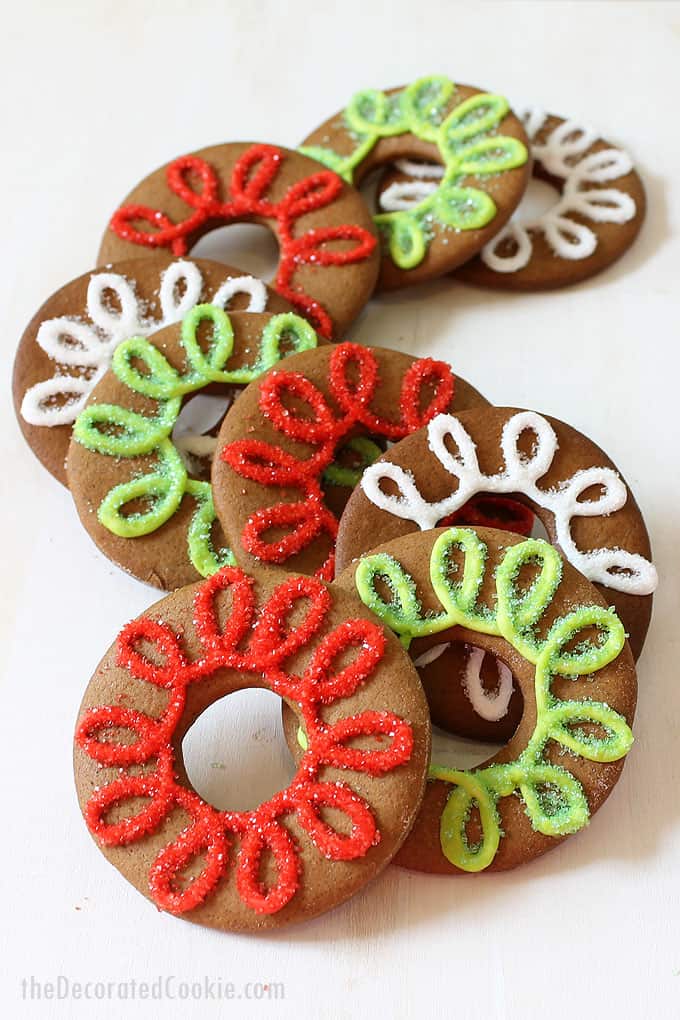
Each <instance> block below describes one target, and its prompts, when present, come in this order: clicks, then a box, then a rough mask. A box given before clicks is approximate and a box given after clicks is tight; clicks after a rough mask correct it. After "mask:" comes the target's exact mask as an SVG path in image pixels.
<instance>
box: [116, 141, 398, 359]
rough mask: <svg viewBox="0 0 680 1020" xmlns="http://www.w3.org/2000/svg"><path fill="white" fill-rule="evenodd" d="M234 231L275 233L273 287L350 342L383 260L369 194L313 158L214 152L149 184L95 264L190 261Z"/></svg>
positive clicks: (182, 160) (245, 146) (134, 194)
mask: <svg viewBox="0 0 680 1020" xmlns="http://www.w3.org/2000/svg"><path fill="white" fill-rule="evenodd" d="M228 223H261V224H263V225H264V226H266V227H269V229H270V230H272V231H273V233H274V235H275V236H276V238H277V240H278V242H279V247H280V260H279V264H278V268H277V272H276V276H275V279H274V281H273V284H272V286H273V287H274V289H275V290H276V291H278V293H279V294H280V295H281V296H282V297H284V298H285V299H286V300H287V301H289V302H290V303H291V304H292V305H293V307H294V308H295V309H296V311H298V312H299V313H300V314H301V315H304V316H305V317H306V318H308V319H309V320H310V321H311V322H312V323H313V324H314V327H315V329H317V331H318V332H319V333H321V334H322V335H323V336H325V337H326V338H327V339H334V338H335V339H337V338H338V337H341V336H342V335H343V333H344V332H345V330H346V329H347V327H348V326H349V325H350V323H351V322H352V321H353V319H354V318H355V317H356V316H357V315H358V314H359V312H360V311H361V309H362V308H363V306H364V305H365V304H366V302H367V301H368V299H369V297H370V296H371V293H372V292H373V288H374V286H375V282H376V278H377V274H378V268H379V256H378V248H377V243H376V237H375V230H374V227H373V224H372V222H371V217H370V214H369V212H368V210H367V208H366V205H365V203H364V201H363V199H362V198H361V195H360V194H359V193H358V192H357V191H356V190H355V189H354V188H353V187H351V186H350V185H348V184H346V183H344V182H343V181H342V180H340V179H339V178H338V177H337V175H336V174H333V173H330V172H329V171H328V170H326V169H325V168H323V167H320V166H319V164H318V163H317V162H316V161H315V160H311V159H308V158H307V157H306V156H303V155H301V154H300V153H298V152H291V151H290V150H289V149H284V148H282V147H281V146H274V145H260V144H254V143H250V142H233V143H227V144H224V145H213V146H211V147H210V148H207V149H201V150H200V151H198V152H194V153H191V154H190V155H188V156H180V157H178V158H177V159H174V160H173V161H172V162H170V163H167V164H166V165H165V166H162V167H160V168H159V169H158V170H155V171H154V172H153V173H152V174H149V176H148V177H145V178H144V180H143V181H142V182H141V183H140V184H138V185H137V186H136V187H135V188H134V189H133V190H132V191H131V192H130V194H129V195H128V196H127V198H125V199H124V201H123V202H122V204H121V206H120V207H119V208H118V209H117V210H116V212H115V213H114V214H113V216H112V217H111V221H110V223H109V226H108V229H107V231H106V233H105V234H104V238H103V240H102V244H101V248H100V249H99V257H98V260H97V262H98V265H104V264H106V263H108V262H114V261H116V260H117V259H124V258H133V257H144V258H148V257H149V256H150V255H151V254H152V252H153V251H154V250H155V249H161V250H162V249H165V250H167V251H170V252H172V253H173V254H174V255H185V254H187V253H190V252H191V249H192V247H193V246H194V245H195V244H196V243H197V241H198V240H199V239H200V238H201V237H203V236H204V235H205V234H207V233H209V232H210V231H211V230H214V229H215V228H217V227H221V226H224V225H225V224H228Z"/></svg>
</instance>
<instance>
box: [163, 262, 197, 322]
mask: <svg viewBox="0 0 680 1020" xmlns="http://www.w3.org/2000/svg"><path fill="white" fill-rule="evenodd" d="M182 283H183V284H184V288H183V290H182V293H181V294H180V284H182ZM202 290H203V277H202V275H201V270H200V269H199V268H198V266H197V265H196V264H195V263H194V262H187V261H186V260H185V259H178V260H177V262H173V263H171V265H169V266H168V268H167V269H166V270H165V272H164V273H163V276H162V277H161V286H160V293H159V298H160V303H161V316H162V321H163V325H164V326H169V325H170V324H171V323H173V322H179V321H180V319H182V318H183V317H184V316H185V315H186V314H187V312H190V311H191V309H192V308H193V307H194V306H195V305H197V304H198V302H199V301H200V300H201V291H202Z"/></svg>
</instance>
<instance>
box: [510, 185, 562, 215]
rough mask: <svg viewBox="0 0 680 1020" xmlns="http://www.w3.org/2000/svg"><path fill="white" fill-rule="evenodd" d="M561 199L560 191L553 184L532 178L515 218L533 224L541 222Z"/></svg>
mask: <svg viewBox="0 0 680 1020" xmlns="http://www.w3.org/2000/svg"><path fill="white" fill-rule="evenodd" d="M559 197H560V192H559V190H558V189H557V188H556V187H554V186H553V185H552V184H549V183H548V182H547V181H544V180H541V179H540V178H538V177H531V178H530V180H529V185H528V187H527V190H526V191H525V193H524V196H523V198H522V201H521V203H520V205H519V207H518V210H517V213H515V216H517V218H518V219H521V220H523V221H526V222H531V223H533V222H534V221H535V220H540V219H541V217H542V216H545V214H546V213H547V212H548V211H549V210H550V209H552V207H553V206H554V205H555V204H556V202H558V201H559ZM513 219H514V217H513Z"/></svg>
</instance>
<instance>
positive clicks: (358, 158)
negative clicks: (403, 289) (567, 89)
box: [300, 75, 528, 269]
mask: <svg viewBox="0 0 680 1020" xmlns="http://www.w3.org/2000/svg"><path fill="white" fill-rule="evenodd" d="M455 91H456V86H455V85H454V83H453V82H452V81H451V80H450V79H449V78H445V77H443V76H441V75H431V76H429V77H426V78H420V79H419V80H418V81H415V82H413V83H412V84H411V85H409V86H408V87H407V88H405V89H404V90H403V91H402V92H399V93H397V94H396V95H390V96H388V95H386V94H385V93H384V92H379V91H377V90H375V89H364V90H363V91H362V92H357V93H356V94H355V95H354V96H353V97H352V98H351V99H350V101H349V103H348V105H347V108H346V109H345V111H344V115H343V116H344V120H345V124H346V126H347V129H348V130H349V132H350V133H351V134H352V136H353V137H354V139H355V141H356V145H355V148H354V149H353V150H352V152H351V153H349V155H346V156H343V155H340V154H339V153H337V152H335V151H334V150H333V149H330V148H328V147H327V146H322V145H305V146H302V148H301V149H300V151H301V152H303V153H305V155H307V156H311V157H312V158H313V159H316V160H318V161H319V162H320V163H323V164H324V165H325V166H327V167H330V169H331V170H334V171H335V172H336V173H337V174H340V176H341V177H344V178H345V180H346V181H348V182H349V183H350V184H351V183H352V181H353V178H354V171H355V170H356V168H357V167H358V166H359V164H360V163H362V162H363V161H364V159H365V158H366V157H367V156H368V154H369V153H370V151H371V150H372V149H373V147H374V146H375V144H376V143H377V142H378V140H379V139H380V138H390V137H393V136H394V135H402V134H407V133H411V134H413V135H415V136H416V137H417V138H421V139H423V140H424V141H426V142H432V143H434V144H435V145H436V146H437V147H438V149H439V153H440V155H441V157H442V162H443V164H444V168H445V169H444V176H443V178H442V180H441V183H440V185H439V187H438V188H437V189H436V191H434V192H433V193H432V194H431V195H428V196H427V197H426V198H424V199H423V200H422V201H421V202H419V203H418V204H417V205H416V206H414V207H413V208H412V209H409V210H403V211H399V212H387V213H380V214H378V215H377V216H375V217H374V219H375V222H376V224H377V225H378V227H379V228H380V229H381V230H382V232H383V234H384V236H385V241H386V245H387V248H388V250H389V253H390V255H391V257H392V260H393V261H394V263H395V264H396V265H397V266H399V267H400V269H412V268H414V266H417V265H419V264H420V263H421V262H422V261H423V259H424V257H425V253H426V251H427V247H428V244H429V240H430V237H431V232H432V223H433V222H434V221H436V222H438V223H441V224H442V225H443V226H445V227H451V228H453V229H454V230H478V229H479V228H481V227H484V226H486V225H487V223H489V222H490V221H491V220H492V219H493V218H494V216H495V215H496V205H495V203H494V201H493V199H492V198H491V197H490V196H489V195H487V194H486V192H484V191H481V190H480V189H479V188H473V187H470V186H468V185H465V184H464V180H465V178H466V177H484V176H487V175H490V174H500V173H504V172H505V171H506V170H513V169H514V168H515V167H519V166H523V165H524V164H525V163H526V161H527V159H528V153H527V150H526V146H525V145H523V143H522V142H520V141H519V140H518V139H516V138H510V137H508V136H505V135H497V134H495V133H494V132H495V131H496V130H497V128H498V125H499V124H500V122H501V121H502V120H503V118H504V117H505V116H506V114H507V113H508V112H509V109H510V107H509V105H508V101H507V99H505V98H504V97H503V96H498V95H493V94H491V93H488V92H483V93H479V94H478V95H474V96H470V98H469V99H466V100H464V101H463V102H462V103H460V104H459V105H458V106H456V107H455V108H454V109H453V110H452V111H451V113H449V115H448V116H446V115H445V111H446V109H447V107H448V105H449V104H450V101H451V99H452V98H453V96H454V94H455Z"/></svg>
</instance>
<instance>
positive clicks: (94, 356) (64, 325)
mask: <svg viewBox="0 0 680 1020" xmlns="http://www.w3.org/2000/svg"><path fill="white" fill-rule="evenodd" d="M180 284H183V286H182V289H181V293H180ZM202 291H203V276H202V273H201V270H200V269H199V267H198V266H197V265H196V264H195V263H194V262H189V261H187V260H185V259H178V260H176V261H175V262H172V263H171V264H170V265H169V266H168V267H167V269H166V270H165V271H164V272H163V274H162V276H161V280H160V288H159V301H160V307H161V318H160V320H158V319H154V318H151V317H149V316H148V315H147V314H146V308H145V307H144V303H143V301H141V300H140V299H139V298H138V297H137V295H136V293H135V288H134V284H133V283H132V282H130V281H129V280H127V279H126V278H125V277H124V276H121V275H120V274H119V273H110V272H105V273H93V274H92V276H91V277H90V281H89V283H88V286H87V302H86V308H85V309H84V313H85V314H86V316H87V318H88V319H89V320H90V321H89V322H84V321H82V320H80V319H71V318H67V317H65V316H61V317H58V318H54V319H46V320H45V321H44V322H41V324H40V327H39V329H38V333H37V335H36V343H38V344H39V345H40V347H42V349H43V350H44V351H45V353H46V354H47V355H48V357H49V358H51V359H52V361H54V362H56V363H57V365H58V366H62V367H67V368H76V369H82V370H87V369H90V370H92V369H94V370H95V371H94V372H92V371H89V372H87V375H73V376H71V375H66V374H63V373H61V371H60V369H57V370H56V371H55V373H54V375H53V376H52V378H51V379H45V380H43V381H42V382H39V383H36V384H35V385H34V386H31V388H30V389H28V390H27V391H26V393H25V394H24V398H23V400H22V403H21V415H22V417H23V418H24V420H25V421H27V422H28V423H29V424H30V425H41V426H46V427H53V426H55V425H72V424H73V422H74V421H75V420H76V418H77V417H78V415H79V414H80V412H81V410H82V409H83V406H84V404H85V401H86V400H87V397H88V396H89V394H90V393H91V392H92V390H93V388H94V387H95V385H96V384H97V383H98V382H99V380H100V379H101V378H102V376H103V375H104V373H105V372H106V370H107V369H108V367H109V365H110V364H111V357H112V355H113V352H114V350H115V349H116V347H117V346H118V344H119V343H121V342H122V341H123V340H127V339H128V338H129V337H132V336H148V335H149V333H153V332H155V331H156V330H158V329H162V328H163V327H164V326H169V325H171V324H172V323H174V322H179V321H180V320H181V319H182V318H183V317H184V316H185V315H186V313H187V312H188V311H190V310H191V309H192V308H193V307H194V306H195V305H197V304H198V303H199V301H200V300H201V293H202ZM107 292H112V293H113V294H114V295H115V298H116V302H117V304H118V306H119V307H118V308H116V307H115V304H114V305H113V306H112V304H111V302H107V301H106V298H105V295H106V293H107ZM241 293H244V294H248V295H249V296H250V301H249V304H248V309H247V310H248V311H249V312H263V311H265V309H266V307H267V288H266V286H265V284H264V283H262V281H261V280H257V279H255V278H254V277H252V276H238V277H233V278H227V279H226V280H225V281H224V282H223V283H222V284H221V285H220V287H219V288H218V290H217V291H216V292H215V295H214V297H213V302H214V303H215V304H217V305H219V306H220V307H221V308H226V307H227V305H228V303H229V301H231V300H232V298H233V297H234V295H235V294H241Z"/></svg>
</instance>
